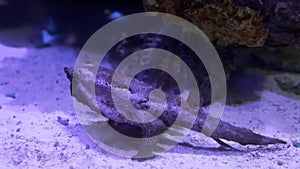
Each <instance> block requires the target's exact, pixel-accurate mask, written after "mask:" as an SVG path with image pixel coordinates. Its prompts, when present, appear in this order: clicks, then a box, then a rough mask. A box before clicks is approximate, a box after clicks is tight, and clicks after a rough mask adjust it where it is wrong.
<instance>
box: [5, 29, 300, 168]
mask: <svg viewBox="0 0 300 169" xmlns="http://www.w3.org/2000/svg"><path fill="white" fill-rule="evenodd" d="M26 32H28V29H20V30H13V31H11V30H10V31H3V30H2V31H1V32H0V49H1V50H0V77H1V78H0V127H1V130H0V144H1V149H0V166H1V167H0V168H2V169H5V168H22V169H23V168H31V169H32V168H69V169H73V168H268V169H269V168H270V169H271V168H272V169H273V168H292V169H293V168H294V169H296V168H300V148H297V147H295V146H293V144H292V143H293V142H300V132H299V131H300V112H299V110H300V100H299V99H296V98H295V97H289V96H287V95H282V94H278V93H276V92H272V91H270V90H264V91H262V92H260V93H259V95H260V96H261V99H260V100H258V101H255V102H249V103H247V104H244V105H241V106H237V107H232V106H226V109H225V111H224V114H223V116H222V119H223V120H225V121H229V122H231V123H233V124H235V125H237V126H241V127H247V128H250V129H252V130H254V131H255V132H257V133H261V134H264V135H268V136H273V137H277V138H281V139H283V140H285V141H287V142H288V144H287V145H270V146H239V145H238V144H235V143H232V142H229V144H231V145H233V146H234V147H236V148H238V149H240V150H241V151H228V150H221V149H219V146H218V145H217V144H216V143H215V142H214V141H213V140H211V139H210V138H207V137H205V136H203V135H201V134H198V133H193V132H191V133H190V134H189V137H188V138H186V139H185V142H188V143H190V144H192V145H194V146H195V147H193V148H191V147H186V146H181V145H178V146H176V147H174V148H173V149H172V150H170V151H168V152H166V153H164V154H162V155H161V156H157V157H155V158H153V159H149V160H145V161H142V162H138V161H133V160H131V159H125V158H121V157H118V156H116V155H112V154H110V153H108V152H106V151H105V150H103V149H101V147H98V146H97V145H95V144H94V143H93V142H92V141H91V140H90V139H89V137H88V136H87V135H86V134H85V132H84V131H83V129H82V128H81V126H80V125H79V122H78V120H77V118H76V113H75V111H74V107H73V100H72V97H71V96H70V91H69V82H68V80H67V79H66V77H65V74H64V72H63V67H65V66H72V65H73V64H74V63H75V62H76V56H77V53H78V51H77V50H75V49H72V48H68V47H62V46H54V47H49V48H44V49H36V48H34V47H33V46H32V45H30V44H29V43H28V40H27V39H28V36H27V35H28V34H27V33H26ZM3 45H4V46H3ZM7 46H9V47H12V48H7ZM58 117H62V118H63V119H69V125H68V126H65V125H62V124H60V123H59V122H58V121H57V118H58Z"/></svg>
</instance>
